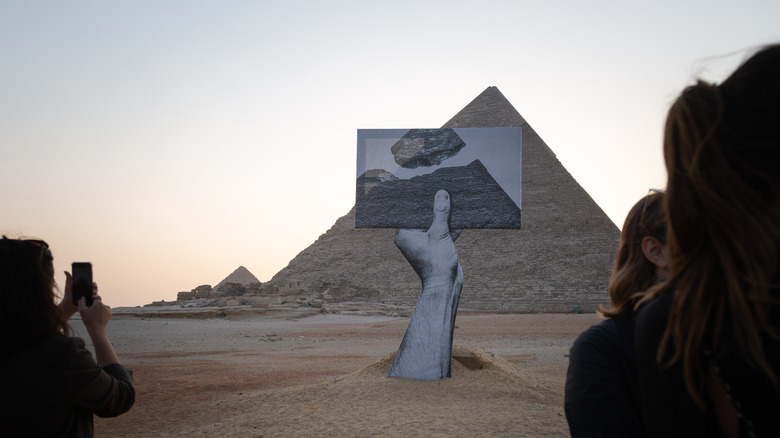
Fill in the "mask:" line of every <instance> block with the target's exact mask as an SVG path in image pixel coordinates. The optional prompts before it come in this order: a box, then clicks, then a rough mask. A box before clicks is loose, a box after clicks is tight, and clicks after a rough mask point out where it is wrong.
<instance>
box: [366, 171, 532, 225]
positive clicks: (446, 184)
mask: <svg viewBox="0 0 780 438" xmlns="http://www.w3.org/2000/svg"><path fill="white" fill-rule="evenodd" d="M376 173H377V171H376V170H373V171H369V172H366V174H376ZM366 174H364V175H361V176H360V177H359V178H358V179H357V184H356V190H357V196H356V199H357V201H356V203H355V209H356V215H357V217H356V220H355V226H356V227H387V228H411V229H420V230H425V229H428V227H429V226H430V225H431V221H432V220H433V211H432V209H431V202H430V200H431V199H433V196H434V195H435V194H436V192H437V191H439V190H442V189H443V190H447V192H448V193H449V194H450V197H451V199H452V214H451V216H450V228H451V229H462V228H520V208H519V207H518V206H517V205H516V204H515V203H514V201H512V198H510V197H509V195H507V194H506V192H505V191H504V189H502V188H501V186H500V185H499V184H498V183H497V182H496V180H495V179H494V178H493V176H492V175H490V173H489V172H488V171H487V169H485V166H484V165H483V164H482V162H480V161H479V160H474V161H473V162H472V163H471V164H469V165H467V166H459V167H445V168H441V169H438V170H436V171H434V172H433V173H430V174H427V175H421V176H416V177H414V178H410V179H388V180H387V181H383V182H374V179H375V178H370V181H369V182H366V178H367V177H366ZM367 184H372V185H373V187H372V188H371V189H369V190H365V186H366V185H367Z"/></svg>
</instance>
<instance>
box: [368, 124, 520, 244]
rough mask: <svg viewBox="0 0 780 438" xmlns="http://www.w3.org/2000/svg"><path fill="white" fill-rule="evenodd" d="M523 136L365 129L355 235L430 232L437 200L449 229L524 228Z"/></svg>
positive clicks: (498, 131)
mask: <svg viewBox="0 0 780 438" xmlns="http://www.w3.org/2000/svg"><path fill="white" fill-rule="evenodd" d="M521 149H522V131H521V129H520V128H519V127H517V128H442V129H359V130H358V133H357V184H356V200H355V227H357V228H407V229H427V228H428V227H429V226H430V225H431V221H432V219H433V210H432V208H431V205H432V201H433V198H434V196H435V195H436V192H438V191H439V190H446V191H447V192H448V193H449V195H450V201H451V213H450V229H453V230H456V229H463V228H520V211H521V205H520V199H521V192H522V187H521V173H520V169H521Z"/></svg>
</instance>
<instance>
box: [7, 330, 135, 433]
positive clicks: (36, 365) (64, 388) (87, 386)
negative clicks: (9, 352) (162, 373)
mask: <svg viewBox="0 0 780 438" xmlns="http://www.w3.org/2000/svg"><path fill="white" fill-rule="evenodd" d="M134 402H135V390H134V389H133V378H132V373H131V372H130V370H128V369H127V368H125V367H123V366H122V365H118V364H114V365H108V366H106V367H101V366H100V365H98V364H97V363H96V362H95V359H94V358H93V357H92V355H91V354H90V352H89V351H87V350H86V348H85V347H84V340H83V339H81V338H71V337H64V336H63V337H61V338H56V339H51V340H48V341H46V342H43V343H41V344H39V345H37V346H35V347H33V348H30V349H27V350H23V351H21V352H18V353H16V354H14V355H13V356H11V357H10V358H4V359H2V360H0V431H1V432H0V434H2V435H3V436H8V437H27V436H29V437H91V436H93V422H92V414H96V415H98V416H100V417H113V416H117V415H119V414H122V413H124V412H127V411H128V410H129V409H130V408H131V407H132V406H133V403H134Z"/></svg>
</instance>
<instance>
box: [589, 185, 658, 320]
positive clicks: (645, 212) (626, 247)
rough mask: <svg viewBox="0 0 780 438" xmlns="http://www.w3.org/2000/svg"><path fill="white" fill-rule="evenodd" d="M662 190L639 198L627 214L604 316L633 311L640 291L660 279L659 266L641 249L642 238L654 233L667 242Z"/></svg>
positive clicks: (610, 278) (602, 312)
mask: <svg viewBox="0 0 780 438" xmlns="http://www.w3.org/2000/svg"><path fill="white" fill-rule="evenodd" d="M663 197H664V196H663V193H662V192H654V193H650V194H648V195H647V196H645V197H643V198H642V199H640V200H639V202H637V203H636V204H634V206H633V207H632V208H631V210H630V211H629V212H628V215H627V216H626V220H625V222H624V223H623V230H622V231H621V232H620V243H619V244H618V250H617V255H616V256H615V265H614V267H613V268H612V275H611V276H610V277H609V286H608V290H609V302H610V307H609V309H604V308H603V307H602V308H601V310H600V312H599V313H600V314H601V316H604V317H607V318H609V317H613V316H617V315H622V314H624V313H629V312H633V310H634V303H636V301H637V300H638V299H639V295H637V293H639V292H643V291H646V290H647V289H649V288H650V286H652V285H654V284H656V283H657V282H658V275H657V274H656V266H655V265H654V264H653V263H651V262H650V261H649V260H648V259H647V257H645V254H644V253H643V252H642V240H643V239H644V238H645V237H654V238H656V239H658V241H659V242H661V243H662V244H663V243H666V216H665V215H664V210H663V202H662V201H663Z"/></svg>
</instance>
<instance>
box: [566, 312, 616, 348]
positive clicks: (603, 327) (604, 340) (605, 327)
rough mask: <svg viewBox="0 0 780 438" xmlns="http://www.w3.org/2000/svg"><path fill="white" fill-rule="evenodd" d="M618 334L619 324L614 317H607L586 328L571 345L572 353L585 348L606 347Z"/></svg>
mask: <svg viewBox="0 0 780 438" xmlns="http://www.w3.org/2000/svg"><path fill="white" fill-rule="evenodd" d="M616 336H617V324H616V323H615V321H614V320H613V318H609V319H605V320H604V321H601V322H600V323H598V324H595V325H592V326H590V327H588V328H587V329H585V331H583V332H582V333H580V335H579V336H578V337H577V339H575V340H574V344H573V345H572V347H571V350H572V354H576V352H577V351H579V350H580V349H583V348H588V349H590V348H593V347H596V348H606V347H607V346H609V345H610V344H611V343H612V342H613V341H614V340H615V338H616Z"/></svg>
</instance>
